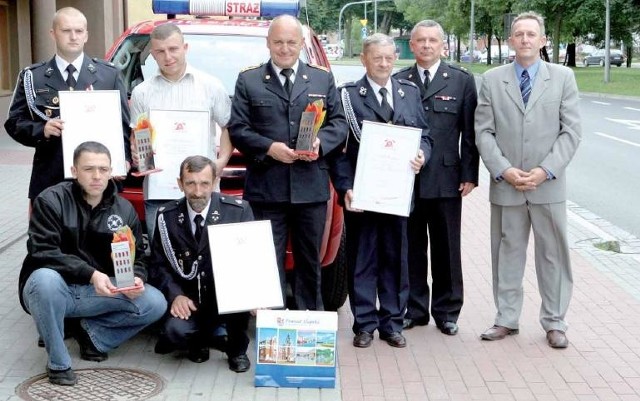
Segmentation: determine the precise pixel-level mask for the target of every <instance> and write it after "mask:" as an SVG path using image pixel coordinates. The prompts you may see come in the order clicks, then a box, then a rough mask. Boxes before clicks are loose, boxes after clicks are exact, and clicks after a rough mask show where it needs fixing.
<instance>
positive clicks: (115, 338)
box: [18, 142, 167, 386]
mask: <svg viewBox="0 0 640 401" xmlns="http://www.w3.org/2000/svg"><path fill="white" fill-rule="evenodd" d="M71 172H72V174H73V177H74V179H73V181H64V182H61V183H59V184H57V185H54V186H52V187H49V188H48V189H46V190H45V191H43V192H42V193H41V194H40V195H38V197H37V198H36V199H35V200H34V202H33V211H32V213H31V220H30V221H29V232H28V234H29V239H28V241H27V250H28V254H27V257H26V259H25V261H24V263H23V265H22V270H21V271H20V280H19V286H20V288H19V292H18V293H19V295H20V302H21V303H22V307H23V308H24V309H25V311H27V312H28V313H30V314H31V316H33V319H34V320H35V323H36V327H37V329H38V333H39V334H40V337H41V338H42V339H43V340H44V344H45V347H46V350H47V353H48V354H49V361H48V363H47V374H48V375H49V381H50V382H51V383H53V384H59V385H67V386H72V385H74V384H76V382H77V377H76V374H75V373H74V371H73V369H71V357H70V356H69V351H68V350H67V347H66V346H65V344H64V324H65V319H67V320H66V321H67V322H69V321H70V320H69V318H76V320H75V321H77V322H78V323H79V327H78V328H77V329H76V339H77V340H78V343H79V345H80V357H81V358H82V359H84V360H88V361H95V362H100V361H104V360H105V359H107V352H108V351H109V350H111V349H113V348H116V347H117V346H119V345H120V344H122V343H123V342H125V341H127V340H128V339H130V338H131V337H133V336H134V335H135V334H136V333H138V332H139V331H140V330H142V329H143V328H144V327H146V326H148V325H149V324H151V323H153V322H155V321H156V320H158V319H160V318H161V317H162V315H163V314H164V312H165V310H166V309H167V302H166V300H165V299H164V297H163V296H162V293H160V291H158V290H156V289H155V288H153V287H152V286H150V285H145V284H144V282H145V281H146V279H147V269H146V258H145V252H144V246H143V243H142V229H141V225H140V221H139V220H138V217H137V215H136V212H135V210H134V209H133V206H132V205H131V204H130V203H129V202H128V201H127V200H126V199H123V198H121V197H120V196H119V195H118V194H117V190H116V186H115V184H114V183H113V181H111V180H110V179H109V178H110V176H111V155H110V153H109V150H108V149H107V148H106V147H105V146H104V145H102V144H100V143H97V142H84V143H82V144H80V145H79V146H78V147H77V148H76V149H75V151H74V153H73V166H72V167H71ZM125 226H128V227H129V228H130V229H131V231H132V233H133V236H134V237H135V240H136V248H137V249H136V253H135V261H134V266H133V270H134V276H135V284H136V285H135V288H134V289H131V290H128V291H122V292H115V291H114V290H116V286H115V279H114V276H115V273H114V269H113V261H112V259H111V242H112V240H113V233H114V232H116V231H118V230H119V229H120V228H123V227H125ZM78 319H79V320H78Z"/></svg>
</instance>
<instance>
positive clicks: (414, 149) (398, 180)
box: [351, 120, 422, 217]
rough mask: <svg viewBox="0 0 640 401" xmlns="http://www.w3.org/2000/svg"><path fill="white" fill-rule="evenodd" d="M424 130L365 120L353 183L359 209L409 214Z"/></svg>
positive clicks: (354, 206)
mask: <svg viewBox="0 0 640 401" xmlns="http://www.w3.org/2000/svg"><path fill="white" fill-rule="evenodd" d="M421 134H422V129H420V128H415V127H405V126H400V125H393V124H385V123H378V122H373V121H366V120H365V121H363V123H362V135H361V137H360V148H359V150H358V163H357V166H356V175H355V181H354V184H353V201H352V202H351V206H352V207H353V208H355V209H361V210H367V211H370V212H377V213H385V214H393V215H397V216H404V217H408V216H409V212H410V211H411V199H412V196H413V184H414V181H415V173H414V171H413V169H412V168H411V164H410V161H411V160H413V159H414V158H415V157H416V155H417V154H418V150H419V149H420V138H421Z"/></svg>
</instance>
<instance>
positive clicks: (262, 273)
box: [207, 220, 284, 314]
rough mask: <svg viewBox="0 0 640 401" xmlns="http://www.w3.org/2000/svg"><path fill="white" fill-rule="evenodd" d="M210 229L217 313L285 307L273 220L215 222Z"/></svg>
mask: <svg viewBox="0 0 640 401" xmlns="http://www.w3.org/2000/svg"><path fill="white" fill-rule="evenodd" d="M207 230H208V234H209V249H210V251H211V266H212V269H213V279H214V282H215V287H216V298H217V301H218V313H220V314H227V313H236V312H244V311H250V310H254V309H265V308H282V307H283V306H284V304H283V302H284V301H283V299H282V290H281V287H280V273H279V271H278V263H277V260H276V251H275V246H274V244H273V234H272V231H271V221H270V220H257V221H247V222H242V223H229V224H212V225H210V226H208V228H207Z"/></svg>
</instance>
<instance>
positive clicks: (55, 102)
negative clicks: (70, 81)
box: [51, 96, 60, 104]
mask: <svg viewBox="0 0 640 401" xmlns="http://www.w3.org/2000/svg"><path fill="white" fill-rule="evenodd" d="M58 102H60V99H58V96H54V97H53V99H51V103H53V104H58Z"/></svg>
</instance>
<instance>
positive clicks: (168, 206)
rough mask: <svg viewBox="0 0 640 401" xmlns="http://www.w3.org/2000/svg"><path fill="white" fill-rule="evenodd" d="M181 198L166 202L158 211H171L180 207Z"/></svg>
mask: <svg viewBox="0 0 640 401" xmlns="http://www.w3.org/2000/svg"><path fill="white" fill-rule="evenodd" d="M179 203H180V201H179V200H172V201H170V202H167V203H164V204H163V205H162V206H160V207H159V208H158V213H165V212H170V211H172V210H176V209H177V208H178V204H179Z"/></svg>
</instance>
